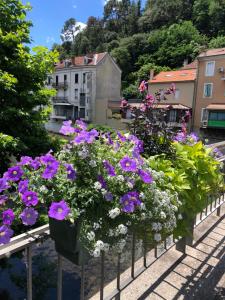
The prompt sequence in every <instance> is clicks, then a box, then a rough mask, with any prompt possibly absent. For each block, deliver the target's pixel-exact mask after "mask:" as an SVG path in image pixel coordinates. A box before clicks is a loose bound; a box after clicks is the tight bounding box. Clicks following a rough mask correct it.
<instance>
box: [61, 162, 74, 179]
mask: <svg viewBox="0 0 225 300" xmlns="http://www.w3.org/2000/svg"><path fill="white" fill-rule="evenodd" d="M64 166H65V167H66V171H67V178H68V179H70V180H75V179H76V177H77V172H76V171H75V170H74V168H73V166H72V165H71V164H64Z"/></svg>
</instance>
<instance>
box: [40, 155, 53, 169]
mask: <svg viewBox="0 0 225 300" xmlns="http://www.w3.org/2000/svg"><path fill="white" fill-rule="evenodd" d="M40 161H41V162H42V164H44V165H46V166H49V165H51V164H53V163H55V162H56V161H57V160H56V159H55V157H54V156H53V155H52V154H51V153H47V154H45V155H43V156H41V157H40Z"/></svg>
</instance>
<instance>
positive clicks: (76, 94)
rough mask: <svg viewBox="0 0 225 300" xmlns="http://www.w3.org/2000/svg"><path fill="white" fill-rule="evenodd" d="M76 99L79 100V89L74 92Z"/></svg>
mask: <svg viewBox="0 0 225 300" xmlns="http://www.w3.org/2000/svg"><path fill="white" fill-rule="evenodd" d="M74 95H75V99H78V89H75V90H74Z"/></svg>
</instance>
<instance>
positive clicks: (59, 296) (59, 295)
mask: <svg viewBox="0 0 225 300" xmlns="http://www.w3.org/2000/svg"><path fill="white" fill-rule="evenodd" d="M57 300H62V257H61V255H59V254H58V278H57Z"/></svg>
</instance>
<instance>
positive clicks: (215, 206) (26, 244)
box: [0, 157, 225, 300]
mask: <svg viewBox="0 0 225 300" xmlns="http://www.w3.org/2000/svg"><path fill="white" fill-rule="evenodd" d="M219 161H221V162H224V161H225V157H222V158H220V159H219ZM224 203H225V194H224V193H221V194H219V195H216V196H214V197H210V198H208V199H206V205H205V208H204V209H203V211H202V212H200V213H199V214H197V215H196V217H195V218H194V220H193V221H192V222H191V224H190V231H191V232H192V236H191V237H182V238H180V239H178V240H175V239H174V237H173V236H172V235H171V236H169V237H167V238H166V239H165V240H164V241H163V242H162V243H160V244H159V245H157V246H155V247H152V248H151V249H149V250H147V238H146V237H147V232H146V231H145V232H144V233H143V256H142V258H141V260H142V266H141V267H140V268H139V269H138V270H136V268H135V263H136V260H135V251H136V247H135V246H136V238H137V237H136V234H135V233H134V232H133V233H132V245H131V267H130V277H129V278H127V279H126V280H121V257H122V253H118V254H117V256H118V257H117V267H116V268H117V275H116V288H115V289H114V290H112V291H111V293H110V294H108V295H107V296H106V297H105V295H104V289H105V286H104V284H105V253H104V252H102V253H101V259H100V261H101V268H100V273H101V274H100V276H101V280H100V287H99V289H100V300H110V299H113V298H115V299H116V300H119V299H120V295H121V291H123V290H124V289H125V288H126V287H127V286H128V285H129V284H130V283H132V282H133V281H134V280H135V279H136V278H137V277H138V276H140V275H141V274H142V273H143V272H144V271H145V270H146V269H148V268H149V267H150V266H151V265H152V264H153V263H154V262H155V261H156V260H158V259H159V258H160V257H161V256H162V255H163V254H164V253H166V252H167V251H169V249H171V248H172V247H173V246H174V245H175V246H176V249H177V250H178V251H180V252H182V253H186V246H187V245H188V246H192V245H193V233H194V230H195V228H196V227H197V226H198V225H199V224H201V223H202V222H203V221H204V220H205V219H207V218H208V217H209V216H210V215H211V214H212V213H213V212H215V211H216V214H217V216H218V217H220V213H221V206H222V205H223V204H224ZM46 238H49V226H48V225H44V226H41V227H39V228H36V229H33V230H31V231H28V232H27V233H23V234H21V235H18V236H16V237H14V238H12V239H11V241H10V243H9V244H7V245H2V246H0V259H2V258H8V257H9V256H10V255H11V254H13V253H17V252H19V251H21V250H25V253H26V270H27V300H32V298H33V293H32V245H33V244H34V243H36V242H40V241H42V240H44V239H46ZM150 251H154V259H153V260H152V261H151V262H148V261H147V255H148V253H150ZM62 271H63V260H62V257H61V256H60V255H58V267H57V274H58V275H57V300H62V286H63V276H62ZM80 299H81V300H84V299H85V265H84V264H82V266H81V286H80Z"/></svg>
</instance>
